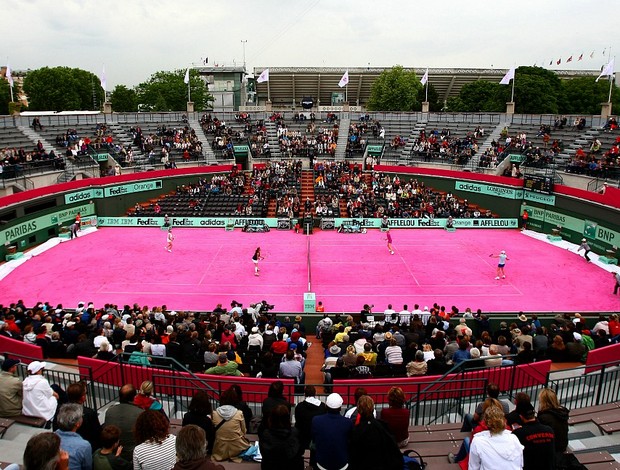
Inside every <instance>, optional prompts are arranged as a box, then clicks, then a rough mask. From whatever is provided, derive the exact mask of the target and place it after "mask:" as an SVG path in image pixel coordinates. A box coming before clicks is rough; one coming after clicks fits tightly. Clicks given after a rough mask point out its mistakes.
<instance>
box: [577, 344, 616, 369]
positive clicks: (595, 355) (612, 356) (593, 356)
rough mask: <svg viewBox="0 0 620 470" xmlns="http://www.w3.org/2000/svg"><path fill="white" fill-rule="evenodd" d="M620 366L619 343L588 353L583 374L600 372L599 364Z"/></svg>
mask: <svg viewBox="0 0 620 470" xmlns="http://www.w3.org/2000/svg"><path fill="white" fill-rule="evenodd" d="M610 362H611V363H613V362H615V363H616V364H620V343H616V344H612V345H611V346H606V347H604V348H598V349H593V350H592V351H589V352H588V357H587V359H586V370H585V373H586V374H589V373H590V372H596V371H598V370H601V364H607V363H610Z"/></svg>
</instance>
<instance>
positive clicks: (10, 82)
mask: <svg viewBox="0 0 620 470" xmlns="http://www.w3.org/2000/svg"><path fill="white" fill-rule="evenodd" d="M6 70H7V72H8V73H9V74H11V80H9V88H10V89H11V103H13V78H12V77H13V74H12V73H11V65H10V64H9V58H8V56H7V58H6Z"/></svg>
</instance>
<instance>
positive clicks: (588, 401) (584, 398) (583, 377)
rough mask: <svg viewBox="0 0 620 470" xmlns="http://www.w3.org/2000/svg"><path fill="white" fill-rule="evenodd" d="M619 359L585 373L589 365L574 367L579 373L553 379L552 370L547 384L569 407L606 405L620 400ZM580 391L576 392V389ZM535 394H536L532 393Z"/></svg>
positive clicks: (562, 402) (574, 370)
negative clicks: (619, 392) (619, 393)
mask: <svg viewBox="0 0 620 470" xmlns="http://www.w3.org/2000/svg"><path fill="white" fill-rule="evenodd" d="M617 365H618V361H614V362H610V363H606V364H603V365H601V368H600V370H598V371H596V372H592V373H589V374H586V373H585V369H586V368H587V366H582V367H577V368H575V369H572V371H573V372H577V373H578V374H579V375H573V374H571V375H573V376H571V377H563V378H557V379H555V378H554V379H552V378H551V374H552V373H551V372H550V373H549V377H548V379H547V386H548V387H551V388H553V389H554V390H555V392H556V394H557V396H558V399H559V401H560V403H561V404H562V405H564V406H566V407H567V408H568V409H577V408H587V407H589V406H597V405H605V404H607V403H613V402H615V401H617V400H618V390H620V368H618V366H617ZM577 390H578V391H579V393H575V391H577ZM532 396H534V395H532Z"/></svg>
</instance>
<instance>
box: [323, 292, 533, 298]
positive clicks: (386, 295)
mask: <svg viewBox="0 0 620 470" xmlns="http://www.w3.org/2000/svg"><path fill="white" fill-rule="evenodd" d="M321 295H322V296H323V297H351V295H350V294H349V295H347V294H321ZM395 295H400V296H402V295H403V294H401V293H399V292H396V293H393V294H372V296H373V297H386V298H394V296H395ZM406 295H409V294H406ZM412 295H413V294H412ZM439 295H441V296H442V297H522V295H520V294H436V293H435V294H418V293H416V294H415V296H416V298H419V297H435V298H436V297H437V296H439Z"/></svg>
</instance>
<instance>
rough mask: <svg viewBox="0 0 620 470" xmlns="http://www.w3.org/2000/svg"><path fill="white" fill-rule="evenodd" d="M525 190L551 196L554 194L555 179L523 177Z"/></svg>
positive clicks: (534, 176) (532, 176)
mask: <svg viewBox="0 0 620 470" xmlns="http://www.w3.org/2000/svg"><path fill="white" fill-rule="evenodd" d="M523 188H524V189H528V190H530V191H536V192H539V193H545V194H551V193H552V192H553V178H552V177H551V176H536V175H526V176H524V177H523Z"/></svg>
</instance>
